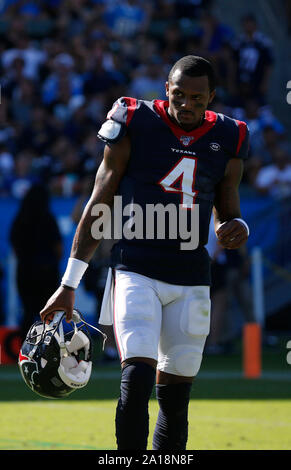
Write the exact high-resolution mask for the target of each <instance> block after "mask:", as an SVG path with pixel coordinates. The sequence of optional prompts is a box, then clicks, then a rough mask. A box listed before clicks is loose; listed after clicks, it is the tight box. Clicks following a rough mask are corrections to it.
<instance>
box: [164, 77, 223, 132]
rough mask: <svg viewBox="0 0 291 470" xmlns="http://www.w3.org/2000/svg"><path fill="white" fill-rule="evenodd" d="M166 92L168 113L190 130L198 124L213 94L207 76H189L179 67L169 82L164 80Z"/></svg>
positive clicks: (181, 125)
mask: <svg viewBox="0 0 291 470" xmlns="http://www.w3.org/2000/svg"><path fill="white" fill-rule="evenodd" d="M166 93H167V96H168V98H169V114H170V116H171V117H172V118H173V119H174V120H175V121H176V122H177V124H178V125H179V126H180V127H182V128H183V129H185V130H186V131H190V130H192V129H195V127H197V126H199V125H200V123H201V122H202V119H203V117H204V113H205V111H206V109H207V107H208V105H209V103H211V101H212V100H213V98H214V96H215V91H212V92H210V90H209V83H208V77H207V76H206V75H203V76H202V77H190V76H188V75H184V74H183V73H182V72H181V71H180V70H179V69H178V70H176V71H175V73H174V75H173V77H172V79H171V81H170V82H166Z"/></svg>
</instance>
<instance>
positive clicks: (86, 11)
mask: <svg viewBox="0 0 291 470" xmlns="http://www.w3.org/2000/svg"><path fill="white" fill-rule="evenodd" d="M212 3H213V2H212V0H118V1H117V0H64V1H62V0H43V1H31V2H30V1H17V0H5V1H3V2H1V5H0V9H1V10H0V38H1V41H0V67H1V72H0V77H1V78H0V84H1V106H0V195H1V196H2V197H7V196H12V197H15V198H18V199H21V198H23V196H24V194H25V193H26V191H27V190H28V188H29V187H30V186H31V185H33V184H34V183H35V182H39V181H45V182H46V183H47V184H48V185H49V188H50V192H51V194H52V195H58V196H64V197H70V196H74V195H79V194H81V193H82V192H83V190H84V188H85V191H86V188H87V183H88V177H89V178H91V177H93V175H95V172H96V169H97V168H98V165H99V164H100V161H101V158H102V148H103V144H102V143H101V142H99V141H98V139H97V138H96V133H97V131H98V129H99V127H100V126H101V124H102V122H103V121H104V118H105V116H106V114H107V112H108V110H109V109H110V108H111V106H112V103H113V102H114V101H115V100H116V99H117V98H118V97H119V96H122V95H126V96H134V97H136V98H143V99H149V100H151V99H155V98H159V99H165V91H164V83H165V80H166V79H167V75H168V72H169V69H170V68H171V66H172V64H173V63H174V62H175V61H176V60H177V59H179V58H180V57H181V56H183V55H187V54H197V55H202V56H204V57H206V58H209V59H210V60H211V61H212V62H213V64H214V66H215V69H216V73H217V98H216V100H215V102H214V104H213V106H212V109H214V110H215V111H217V112H223V113H225V114H228V115H231V116H233V117H235V118H237V119H242V120H245V121H246V122H247V123H248V125H249V128H250V133H251V150H250V157H251V158H250V159H249V161H248V163H247V166H246V171H245V176H244V180H243V183H244V184H245V185H247V186H248V187H249V188H252V189H253V190H255V191H258V192H261V193H263V194H264V193H270V194H272V195H274V197H279V198H281V197H285V196H288V195H290V194H291V150H290V148H291V145H290V141H289V140H288V136H287V132H286V129H285V127H284V125H283V124H282V123H281V122H280V119H278V117H277V116H274V114H273V112H272V109H271V107H270V105H269V104H268V87H269V80H270V74H271V73H272V69H273V67H276V62H275V61H274V57H273V44H272V42H271V40H270V39H269V38H268V37H267V36H266V35H265V34H264V33H263V32H261V31H260V29H259V27H258V24H257V20H256V18H255V17H253V16H252V15H247V16H245V17H243V18H242V19H241V30H240V31H235V30H234V29H233V28H232V25H229V24H224V23H222V22H220V21H219V20H218V18H217V17H216V16H215V14H213V13H212ZM287 3H288V2H287ZM288 4H289V3H288ZM289 10H290V9H289ZM289 15H290V13H289Z"/></svg>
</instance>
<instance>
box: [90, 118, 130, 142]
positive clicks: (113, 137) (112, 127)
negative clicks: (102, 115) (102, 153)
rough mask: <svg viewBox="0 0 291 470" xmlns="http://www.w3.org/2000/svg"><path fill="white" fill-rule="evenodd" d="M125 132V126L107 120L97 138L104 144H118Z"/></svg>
mask: <svg viewBox="0 0 291 470" xmlns="http://www.w3.org/2000/svg"><path fill="white" fill-rule="evenodd" d="M125 132H126V126H125V125H123V124H121V123H120V122H116V121H113V120H112V119H108V120H107V121H105V122H104V124H102V126H101V128H100V130H99V131H98V134H97V136H98V137H99V139H101V140H103V141H104V142H108V143H112V144H114V143H115V142H118V140H120V139H121V138H122V137H123V136H124V135H125Z"/></svg>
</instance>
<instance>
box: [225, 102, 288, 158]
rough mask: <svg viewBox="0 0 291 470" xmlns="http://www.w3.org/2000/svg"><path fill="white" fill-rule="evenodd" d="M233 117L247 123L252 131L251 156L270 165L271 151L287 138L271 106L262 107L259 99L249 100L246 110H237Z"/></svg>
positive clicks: (246, 103) (234, 111)
mask: <svg viewBox="0 0 291 470" xmlns="http://www.w3.org/2000/svg"><path fill="white" fill-rule="evenodd" d="M233 116H234V117H235V118H236V119H240V120H242V121H245V122H246V123H247V125H248V128H249V131H250V148H251V152H250V153H251V154H252V155H255V156H256V157H258V158H261V160H262V164H266V163H270V162H271V156H270V151H271V150H272V148H274V145H276V144H277V143H278V142H280V141H283V140H284V139H285V137H286V130H285V127H284V126H283V124H282V123H281V122H280V121H279V119H277V118H276V117H275V116H274V114H273V113H272V110H271V109H270V107H269V106H260V105H259V102H258V100H257V99H254V98H252V99H248V100H247V101H246V102H245V107H244V108H235V109H234V110H233Z"/></svg>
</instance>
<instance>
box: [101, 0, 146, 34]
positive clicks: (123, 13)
mask: <svg viewBox="0 0 291 470" xmlns="http://www.w3.org/2000/svg"><path fill="white" fill-rule="evenodd" d="M104 7H105V9H104V13H103V20H104V22H105V24H106V25H107V27H108V28H109V30H110V31H111V33H112V34H113V35H114V36H116V37H126V38H128V37H130V38H132V37H134V36H136V35H137V34H138V33H141V32H143V31H145V30H146V29H147V27H148V22H149V20H150V17H151V14H150V12H151V7H152V4H151V2H142V1H141V0H120V1H118V2H104Z"/></svg>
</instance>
